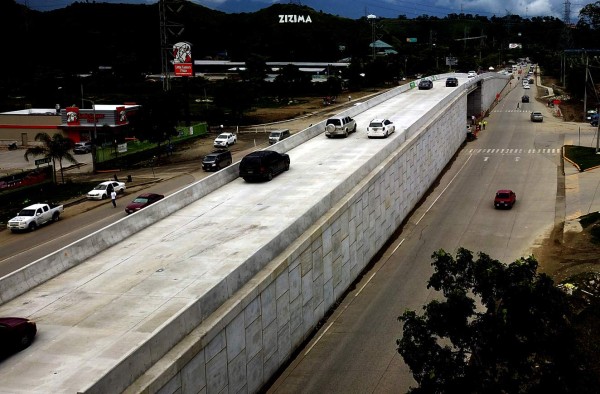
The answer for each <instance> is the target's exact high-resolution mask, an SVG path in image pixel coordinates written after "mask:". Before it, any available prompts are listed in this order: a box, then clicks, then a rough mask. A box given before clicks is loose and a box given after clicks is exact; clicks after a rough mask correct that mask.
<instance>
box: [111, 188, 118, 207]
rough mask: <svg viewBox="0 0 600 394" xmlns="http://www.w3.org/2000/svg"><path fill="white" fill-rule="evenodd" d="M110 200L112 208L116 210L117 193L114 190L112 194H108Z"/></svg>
mask: <svg viewBox="0 0 600 394" xmlns="http://www.w3.org/2000/svg"><path fill="white" fill-rule="evenodd" d="M110 200H111V201H112V205H113V208H116V207H117V192H116V191H115V190H114V189H113V191H112V192H110Z"/></svg>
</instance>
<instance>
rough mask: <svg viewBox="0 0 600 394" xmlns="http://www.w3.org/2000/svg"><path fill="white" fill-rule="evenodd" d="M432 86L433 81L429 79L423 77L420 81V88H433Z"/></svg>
mask: <svg viewBox="0 0 600 394" xmlns="http://www.w3.org/2000/svg"><path fill="white" fill-rule="evenodd" d="M432 88H433V82H432V81H430V80H429V79H422V80H421V81H420V82H419V90H424V89H432Z"/></svg>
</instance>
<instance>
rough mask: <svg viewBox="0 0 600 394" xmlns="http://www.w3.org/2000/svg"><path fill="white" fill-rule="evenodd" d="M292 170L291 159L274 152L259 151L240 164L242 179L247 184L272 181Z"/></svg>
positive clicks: (250, 154) (246, 157) (247, 156)
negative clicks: (278, 175)
mask: <svg viewBox="0 0 600 394" xmlns="http://www.w3.org/2000/svg"><path fill="white" fill-rule="evenodd" d="M289 169H290V157H289V156H288V155H287V154H285V153H279V152H276V151H272V150H259V151H255V152H252V153H249V154H247V155H246V156H244V158H243V159H242V161H241V162H240V177H242V178H244V180H245V181H246V182H250V181H254V180H267V181H270V180H271V179H273V177H274V176H275V175H277V174H280V173H282V172H284V171H287V170H289Z"/></svg>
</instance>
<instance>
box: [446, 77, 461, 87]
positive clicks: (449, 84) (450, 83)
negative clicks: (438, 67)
mask: <svg viewBox="0 0 600 394" xmlns="http://www.w3.org/2000/svg"><path fill="white" fill-rule="evenodd" d="M452 86H458V78H454V77H448V78H446V87H452Z"/></svg>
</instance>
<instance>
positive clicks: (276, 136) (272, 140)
mask: <svg viewBox="0 0 600 394" xmlns="http://www.w3.org/2000/svg"><path fill="white" fill-rule="evenodd" d="M289 136H290V131H289V130H288V129H285V130H275V131H271V133H270V134H269V145H273V144H276V143H278V142H279V141H282V140H284V139H286V138H288V137H289Z"/></svg>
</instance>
